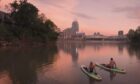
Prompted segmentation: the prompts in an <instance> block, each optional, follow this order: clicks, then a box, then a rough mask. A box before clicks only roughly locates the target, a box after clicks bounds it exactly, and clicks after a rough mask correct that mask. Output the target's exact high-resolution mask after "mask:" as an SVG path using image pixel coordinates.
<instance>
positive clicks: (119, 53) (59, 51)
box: [0, 42, 140, 84]
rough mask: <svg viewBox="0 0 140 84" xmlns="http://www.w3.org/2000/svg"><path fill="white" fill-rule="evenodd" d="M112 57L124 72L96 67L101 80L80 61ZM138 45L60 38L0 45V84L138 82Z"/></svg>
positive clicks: (104, 61)
mask: <svg viewBox="0 0 140 84" xmlns="http://www.w3.org/2000/svg"><path fill="white" fill-rule="evenodd" d="M111 57H113V58H114V60H115V61H116V63H117V66H119V67H121V68H123V69H125V70H126V71H127V73H126V74H117V73H111V72H107V71H105V70H103V69H100V68H98V67H97V68H96V69H97V72H98V73H99V74H100V75H101V76H102V78H103V80H102V81H95V80H94V79H92V78H89V77H88V76H86V75H85V74H84V73H83V72H82V71H81V69H80V65H82V64H84V65H88V64H89V62H90V61H93V62H98V63H108V62H109V59H110V58H111ZM139 70H140V48H139V47H136V46H130V45H128V44H120V43H119V44H115V43H83V42H60V43H58V44H57V45H56V46H55V45H54V46H49V47H47V46H40V47H7V48H0V84H140V80H139V78H140V71H139Z"/></svg>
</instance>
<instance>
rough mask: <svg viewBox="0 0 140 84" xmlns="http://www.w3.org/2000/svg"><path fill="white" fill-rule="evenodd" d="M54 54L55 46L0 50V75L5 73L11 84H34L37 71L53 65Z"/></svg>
mask: <svg viewBox="0 0 140 84" xmlns="http://www.w3.org/2000/svg"><path fill="white" fill-rule="evenodd" d="M50 49H51V50H50ZM56 53H57V47H56V46H52V47H48V48H46V47H41V48H39V47H24V48H23V47H22V48H20V47H16V48H15V47H14V48H5V49H2V48H1V49H0V73H2V72H6V73H7V75H8V76H9V77H10V79H11V80H12V83H11V84H36V82H37V72H36V71H37V69H39V67H41V66H42V65H43V64H51V63H53V61H55V58H56V57H55V54H56ZM0 75H1V74H0ZM0 83H1V81H0Z"/></svg>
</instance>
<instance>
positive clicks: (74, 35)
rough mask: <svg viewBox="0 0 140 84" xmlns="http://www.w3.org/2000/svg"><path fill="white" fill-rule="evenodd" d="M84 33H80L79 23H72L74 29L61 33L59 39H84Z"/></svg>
mask: <svg viewBox="0 0 140 84" xmlns="http://www.w3.org/2000/svg"><path fill="white" fill-rule="evenodd" d="M84 35H85V34H84V33H79V23H78V21H73V22H72V27H71V28H67V29H65V30H63V32H61V33H60V36H59V39H61V40H76V39H82V38H84Z"/></svg>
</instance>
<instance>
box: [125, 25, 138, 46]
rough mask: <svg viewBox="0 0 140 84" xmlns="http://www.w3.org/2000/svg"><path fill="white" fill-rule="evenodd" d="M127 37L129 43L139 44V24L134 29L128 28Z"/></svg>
mask: <svg viewBox="0 0 140 84" xmlns="http://www.w3.org/2000/svg"><path fill="white" fill-rule="evenodd" d="M127 37H128V38H129V40H130V43H132V44H139V43H140V26H138V27H137V28H136V30H134V29H130V30H129V31H128V34H127Z"/></svg>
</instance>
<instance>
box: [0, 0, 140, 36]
mask: <svg viewBox="0 0 140 84" xmlns="http://www.w3.org/2000/svg"><path fill="white" fill-rule="evenodd" d="M12 1H13V0H1V2H0V10H2V11H5V8H4V6H5V5H7V4H8V3H10V2H12ZM29 2H31V3H33V4H34V5H35V6H37V7H38V8H39V10H40V13H44V14H45V15H46V17H47V18H50V19H51V20H52V21H54V22H55V24H56V25H57V26H58V27H59V28H60V29H61V30H64V29H66V28H69V27H70V26H71V23H72V22H73V20H77V21H78V22H79V26H80V27H79V29H80V30H79V31H80V32H85V33H86V34H87V35H89V34H93V33H94V32H100V33H102V34H104V35H116V34H117V33H118V31H119V30H123V31H124V33H127V32H128V30H129V29H130V28H133V29H135V28H136V27H137V26H139V23H140V10H139V9H140V6H139V5H140V1H138V0H117V1H116V0H115V1H113V0H41V1H39V0H29Z"/></svg>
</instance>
